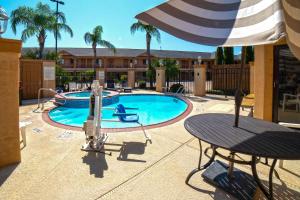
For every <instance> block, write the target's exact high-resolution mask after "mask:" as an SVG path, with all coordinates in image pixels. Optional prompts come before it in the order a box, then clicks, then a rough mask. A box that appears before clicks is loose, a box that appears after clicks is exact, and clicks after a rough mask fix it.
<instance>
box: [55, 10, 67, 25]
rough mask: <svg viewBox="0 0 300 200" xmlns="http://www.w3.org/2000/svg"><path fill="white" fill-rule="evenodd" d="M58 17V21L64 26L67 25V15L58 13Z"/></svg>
mask: <svg viewBox="0 0 300 200" xmlns="http://www.w3.org/2000/svg"><path fill="white" fill-rule="evenodd" d="M57 17H58V21H60V22H61V23H62V24H65V23H67V20H66V16H65V13H63V12H58V13H57Z"/></svg>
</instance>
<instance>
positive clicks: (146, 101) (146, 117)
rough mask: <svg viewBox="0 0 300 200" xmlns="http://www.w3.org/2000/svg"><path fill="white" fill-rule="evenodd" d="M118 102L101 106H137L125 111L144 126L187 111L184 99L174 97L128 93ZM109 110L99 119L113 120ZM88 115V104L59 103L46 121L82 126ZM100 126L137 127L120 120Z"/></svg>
mask: <svg viewBox="0 0 300 200" xmlns="http://www.w3.org/2000/svg"><path fill="white" fill-rule="evenodd" d="M118 100H119V101H118V102H115V103H113V104H110V105H108V106H104V107H113V108H114V107H116V106H117V105H118V104H123V105H124V106H125V107H132V108H137V110H131V111H128V113H137V114H138V115H139V121H140V122H141V123H142V124H143V125H144V126H148V125H155V124H160V123H164V122H167V121H170V120H172V119H174V118H178V116H181V115H182V114H183V113H186V111H187V110H188V107H189V104H188V102H187V101H186V100H183V99H181V98H178V97H175V96H168V95H154V94H131V95H120V96H119V98H118ZM113 112H114V111H113V110H105V109H103V110H102V119H110V120H111V119H113V120H117V117H115V116H113ZM88 114H89V109H88V107H79V108H78V107H76V106H74V107H70V106H68V107H65V106H59V107H56V108H54V109H52V110H51V111H49V113H48V116H49V118H50V120H52V121H53V122H55V123H58V124H62V125H67V126H73V127H82V126H83V123H84V122H85V121H86V119H87V116H88ZM101 126H102V128H130V127H139V125H138V124H135V123H120V122H102V124H101Z"/></svg>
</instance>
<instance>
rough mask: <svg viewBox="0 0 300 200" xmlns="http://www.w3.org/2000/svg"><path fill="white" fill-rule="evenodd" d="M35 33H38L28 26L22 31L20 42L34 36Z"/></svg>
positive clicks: (34, 28)
mask: <svg viewBox="0 0 300 200" xmlns="http://www.w3.org/2000/svg"><path fill="white" fill-rule="evenodd" d="M36 33H38V30H37V29H36V27H33V26H29V27H27V28H26V29H24V30H23V32H22V36H21V40H22V41H23V42H25V41H26V40H27V39H28V38H30V37H32V36H34V35H35V34H36Z"/></svg>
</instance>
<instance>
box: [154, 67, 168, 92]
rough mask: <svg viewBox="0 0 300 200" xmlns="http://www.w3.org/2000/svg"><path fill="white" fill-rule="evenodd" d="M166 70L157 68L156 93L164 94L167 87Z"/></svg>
mask: <svg viewBox="0 0 300 200" xmlns="http://www.w3.org/2000/svg"><path fill="white" fill-rule="evenodd" d="M165 73H166V69H165V68H164V67H159V68H156V92H163V91H164V88H165V86H166V76H165Z"/></svg>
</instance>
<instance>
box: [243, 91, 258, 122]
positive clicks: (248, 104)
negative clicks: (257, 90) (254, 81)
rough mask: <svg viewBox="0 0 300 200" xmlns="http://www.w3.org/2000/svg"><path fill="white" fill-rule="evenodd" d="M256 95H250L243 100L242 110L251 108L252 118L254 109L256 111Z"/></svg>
mask: <svg viewBox="0 0 300 200" xmlns="http://www.w3.org/2000/svg"><path fill="white" fill-rule="evenodd" d="M254 99H255V96H254V94H248V95H247V96H245V97H244V98H243V101H242V104H241V108H242V110H244V109H245V108H250V116H251V117H253V109H254Z"/></svg>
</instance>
